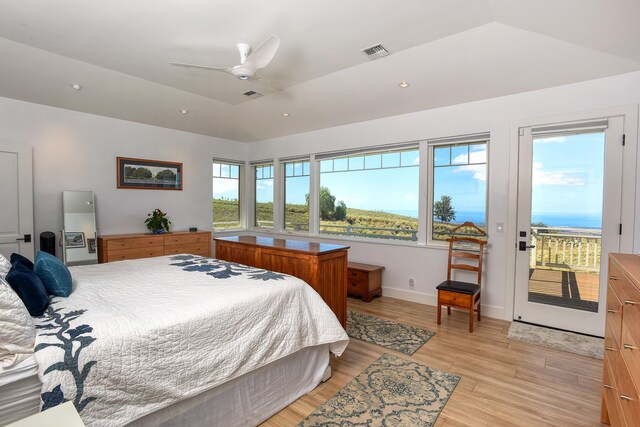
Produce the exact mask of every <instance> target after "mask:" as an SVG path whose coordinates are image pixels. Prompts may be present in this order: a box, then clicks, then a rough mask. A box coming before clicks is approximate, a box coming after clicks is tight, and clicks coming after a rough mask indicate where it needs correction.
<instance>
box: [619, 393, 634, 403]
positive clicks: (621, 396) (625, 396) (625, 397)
mask: <svg viewBox="0 0 640 427" xmlns="http://www.w3.org/2000/svg"><path fill="white" fill-rule="evenodd" d="M620 399H622V400H629V401H632V400H634V399H632V398H630V397H629V396H627V395H624V394H621V395H620Z"/></svg>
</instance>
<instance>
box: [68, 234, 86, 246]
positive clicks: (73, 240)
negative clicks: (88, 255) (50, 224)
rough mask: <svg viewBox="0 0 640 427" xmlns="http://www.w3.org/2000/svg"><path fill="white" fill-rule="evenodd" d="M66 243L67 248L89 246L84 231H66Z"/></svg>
mask: <svg viewBox="0 0 640 427" xmlns="http://www.w3.org/2000/svg"><path fill="white" fill-rule="evenodd" d="M64 244H65V246H66V247H67V248H84V247H85V246H87V242H86V240H85V238H84V233H83V232H80V231H65V233H64Z"/></svg>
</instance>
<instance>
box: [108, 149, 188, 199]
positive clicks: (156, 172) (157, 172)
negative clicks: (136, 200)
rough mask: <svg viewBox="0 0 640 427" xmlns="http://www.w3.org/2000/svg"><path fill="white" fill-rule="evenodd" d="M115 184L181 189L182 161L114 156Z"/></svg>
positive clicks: (121, 186)
mask: <svg viewBox="0 0 640 427" xmlns="http://www.w3.org/2000/svg"><path fill="white" fill-rule="evenodd" d="M116 176H117V186H118V188H122V189H135V190H176V191H182V180H183V172H182V163H179V162H166V161H163V160H147V159H135V158H131V157H117V158H116Z"/></svg>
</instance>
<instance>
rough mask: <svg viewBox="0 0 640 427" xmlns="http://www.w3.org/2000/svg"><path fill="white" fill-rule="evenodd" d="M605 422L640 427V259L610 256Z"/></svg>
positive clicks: (606, 332) (604, 380)
mask: <svg viewBox="0 0 640 427" xmlns="http://www.w3.org/2000/svg"><path fill="white" fill-rule="evenodd" d="M604 346H605V352H604V370H603V375H602V417H601V418H602V419H601V421H602V422H603V423H606V424H611V425H612V426H640V393H639V392H640V257H639V256H638V255H630V254H610V255H609V281H608V285H607V320H606V328H605V337H604Z"/></svg>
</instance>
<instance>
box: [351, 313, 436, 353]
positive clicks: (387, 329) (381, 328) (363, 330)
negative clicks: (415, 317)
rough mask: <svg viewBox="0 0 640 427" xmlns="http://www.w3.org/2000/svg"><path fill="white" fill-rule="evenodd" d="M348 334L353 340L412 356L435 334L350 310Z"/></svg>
mask: <svg viewBox="0 0 640 427" xmlns="http://www.w3.org/2000/svg"><path fill="white" fill-rule="evenodd" d="M347 334H349V336H350V337H352V338H357V339H359V340H363V341H367V342H370V343H373V344H376V345H380V346H382V347H386V348H390V349H391V350H396V351H399V352H401V353H404V354H408V355H412V354H413V353H415V352H416V351H417V350H418V349H419V348H420V347H422V346H423V345H424V343H426V342H427V341H429V339H430V338H431V337H432V336H434V335H435V332H431V331H428V330H426V329H421V328H416V327H415V326H409V325H404V324H402V323H397V322H393V321H391V320H385V319H381V318H379V317H375V316H371V315H369V314H365V313H360V312H357V311H351V310H349V311H348V312H347Z"/></svg>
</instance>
